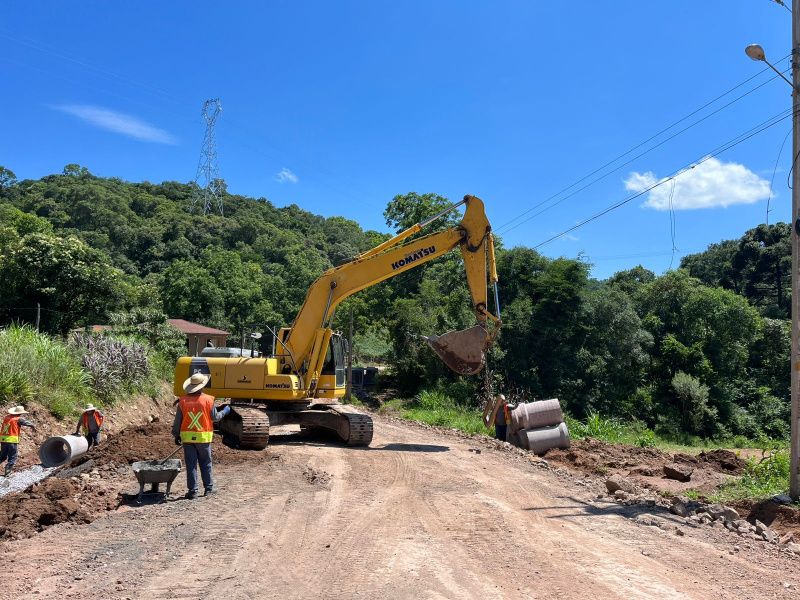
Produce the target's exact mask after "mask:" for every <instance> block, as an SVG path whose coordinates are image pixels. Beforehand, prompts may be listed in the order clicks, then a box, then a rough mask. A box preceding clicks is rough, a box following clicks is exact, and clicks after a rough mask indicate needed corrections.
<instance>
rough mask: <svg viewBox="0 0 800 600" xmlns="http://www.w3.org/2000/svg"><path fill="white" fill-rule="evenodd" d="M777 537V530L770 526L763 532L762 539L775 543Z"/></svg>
mask: <svg viewBox="0 0 800 600" xmlns="http://www.w3.org/2000/svg"><path fill="white" fill-rule="evenodd" d="M777 537H778V536H777V535H775V532H774V531H772V529H770V528H769V527H767V528H766V529H765V530H764V531H762V532H761V539H763V540H764V541H765V542H767V543H769V544H774V543H775V539H776V538H777Z"/></svg>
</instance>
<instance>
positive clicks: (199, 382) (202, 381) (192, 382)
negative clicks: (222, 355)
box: [183, 373, 209, 394]
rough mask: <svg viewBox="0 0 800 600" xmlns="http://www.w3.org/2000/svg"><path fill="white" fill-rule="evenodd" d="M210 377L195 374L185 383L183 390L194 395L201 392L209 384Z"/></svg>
mask: <svg viewBox="0 0 800 600" xmlns="http://www.w3.org/2000/svg"><path fill="white" fill-rule="evenodd" d="M208 379H209V377H208V375H204V374H203V373H195V374H194V375H192V376H191V377H189V379H187V380H186V381H184V382H183V390H184V391H185V392H186V393H187V394H194V393H195V392H199V391H200V390H202V389H203V388H204V387H206V384H207V383H208Z"/></svg>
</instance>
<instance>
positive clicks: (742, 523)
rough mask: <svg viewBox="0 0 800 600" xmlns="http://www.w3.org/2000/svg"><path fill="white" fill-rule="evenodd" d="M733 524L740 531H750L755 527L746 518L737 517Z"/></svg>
mask: <svg viewBox="0 0 800 600" xmlns="http://www.w3.org/2000/svg"><path fill="white" fill-rule="evenodd" d="M733 526H734V527H735V528H736V529H738V530H739V531H741V532H742V533H750V532H751V531H755V530H756V528H755V527H753V526H752V525H751V524H750V522H749V521H747V520H746V519H737V520H736V521H733Z"/></svg>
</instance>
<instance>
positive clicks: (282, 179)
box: [275, 167, 300, 183]
mask: <svg viewBox="0 0 800 600" xmlns="http://www.w3.org/2000/svg"><path fill="white" fill-rule="evenodd" d="M275 181H277V182H278V183H286V182H287V181H288V182H289V183H297V182H298V181H300V178H299V177H297V175H295V174H294V173H292V172H291V171H290V170H289V169H287V168H286V167H283V168H282V169H281V170H280V172H279V173H278V174H277V175H275Z"/></svg>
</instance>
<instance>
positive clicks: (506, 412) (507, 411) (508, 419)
mask: <svg viewBox="0 0 800 600" xmlns="http://www.w3.org/2000/svg"><path fill="white" fill-rule="evenodd" d="M503 417H504V419H505V422H506V425H511V410H510V409H509V408H508V404H503Z"/></svg>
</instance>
